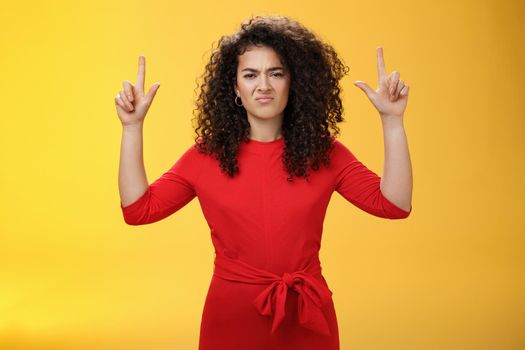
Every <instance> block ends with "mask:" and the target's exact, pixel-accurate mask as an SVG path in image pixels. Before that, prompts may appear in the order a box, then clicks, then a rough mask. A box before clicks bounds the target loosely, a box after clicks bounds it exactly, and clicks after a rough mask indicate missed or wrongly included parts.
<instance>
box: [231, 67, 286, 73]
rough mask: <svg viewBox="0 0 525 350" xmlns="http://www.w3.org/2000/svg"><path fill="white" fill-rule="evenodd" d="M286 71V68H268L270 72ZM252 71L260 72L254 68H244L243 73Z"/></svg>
mask: <svg viewBox="0 0 525 350" xmlns="http://www.w3.org/2000/svg"><path fill="white" fill-rule="evenodd" d="M280 69H281V70H284V67H281V66H279V67H270V68H268V71H274V70H280ZM245 70H246V71H250V72H259V71H258V70H257V69H254V68H244V69H243V70H242V71H241V72H244V71H245Z"/></svg>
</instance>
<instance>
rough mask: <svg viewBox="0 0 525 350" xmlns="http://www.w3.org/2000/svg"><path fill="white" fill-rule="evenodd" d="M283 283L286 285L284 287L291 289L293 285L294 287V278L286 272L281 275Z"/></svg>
mask: <svg viewBox="0 0 525 350" xmlns="http://www.w3.org/2000/svg"><path fill="white" fill-rule="evenodd" d="M282 279H283V281H284V283H286V285H287V286H288V288H292V287H293V285H294V278H293V276H292V275H291V274H289V273H288V272H285V273H284V274H283V277H282Z"/></svg>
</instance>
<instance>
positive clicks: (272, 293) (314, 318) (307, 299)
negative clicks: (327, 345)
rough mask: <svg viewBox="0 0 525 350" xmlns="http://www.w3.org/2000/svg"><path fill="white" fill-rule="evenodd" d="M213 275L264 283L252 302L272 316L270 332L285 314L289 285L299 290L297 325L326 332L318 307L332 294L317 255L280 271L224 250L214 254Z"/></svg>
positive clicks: (250, 282)
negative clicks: (273, 270) (275, 271)
mask: <svg viewBox="0 0 525 350" xmlns="http://www.w3.org/2000/svg"><path fill="white" fill-rule="evenodd" d="M214 264H215V268H214V275H215V276H217V277H219V278H222V279H224V280H228V281H234V282H241V283H249V284H262V285H268V287H266V288H265V289H264V290H263V291H262V292H261V293H260V294H259V295H258V296H257V297H256V298H255V299H254V300H253V304H254V306H255V307H256V309H257V310H258V311H259V313H260V314H261V315H264V316H269V317H271V316H273V322H272V333H273V332H275V330H276V329H277V327H278V326H279V324H280V323H281V321H282V320H283V318H284V316H285V310H284V307H285V301H286V296H287V292H288V290H289V289H292V290H294V291H296V292H297V293H298V294H299V298H298V308H297V310H298V319H299V323H300V325H301V326H303V327H305V328H308V329H310V330H313V331H316V332H318V333H321V334H324V335H330V330H329V327H328V323H327V321H326V319H325V316H324V314H323V310H322V307H323V306H325V305H326V304H327V303H328V302H329V301H330V300H331V298H332V291H331V290H330V289H329V288H328V286H327V285H326V284H325V281H324V278H323V277H322V269H321V263H320V261H319V259H318V257H317V256H314V257H312V258H311V259H309V260H308V261H307V262H306V263H305V264H304V265H303V266H302V267H301V268H300V269H298V270H295V271H287V272H284V273H283V274H282V275H280V274H276V273H273V272H271V271H267V270H264V269H261V268H258V267H256V266H253V265H251V264H249V263H247V262H245V261H242V260H240V259H236V258H231V257H229V256H226V255H224V254H216V255H215V261H214Z"/></svg>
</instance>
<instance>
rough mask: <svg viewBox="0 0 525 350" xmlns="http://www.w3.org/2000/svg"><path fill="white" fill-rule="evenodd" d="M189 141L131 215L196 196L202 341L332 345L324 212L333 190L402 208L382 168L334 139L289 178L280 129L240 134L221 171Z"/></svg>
mask: <svg viewBox="0 0 525 350" xmlns="http://www.w3.org/2000/svg"><path fill="white" fill-rule="evenodd" d="M194 146H195V145H191V146H190V147H189V148H188V149H187V150H186V152H185V153H184V154H183V155H182V156H181V157H180V158H179V159H178V160H177V161H176V163H175V164H174V165H173V166H172V167H171V168H170V169H169V170H168V171H167V172H166V173H164V174H163V175H162V176H161V177H160V178H158V179H157V180H155V181H154V182H153V183H151V184H150V185H149V187H148V189H147V191H146V192H145V193H144V194H143V195H142V196H141V197H140V198H138V199H137V200H136V201H135V202H133V203H131V204H129V205H127V206H125V207H124V206H122V203H121V204H120V206H121V209H122V212H123V215H124V220H125V222H126V223H128V224H130V225H144V224H149V223H152V222H156V221H159V220H162V219H163V218H166V217H167V216H169V215H171V214H173V213H174V212H176V211H177V210H179V209H181V208H182V207H184V206H185V205H186V204H187V203H188V202H190V201H191V200H192V199H193V198H195V197H197V198H198V200H199V203H200V206H201V208H202V212H203V214H204V217H205V219H206V221H207V223H208V225H209V227H210V231H211V239H212V243H213V246H214V248H215V261H214V274H213V276H212V278H211V282H210V286H209V290H208V293H207V296H206V300H205V303H204V308H203V313H202V320H201V327H200V339H199V350H247V349H250V350H259V349H260V350H263V349H264V350H269V349H271V350H278V349H279V350H280V349H287V350H290V349H300V350H309V349H312V350H314V349H315V350H321V349H322V350H336V349H339V333H338V325H337V318H336V313H335V309H334V303H333V301H332V291H331V290H330V289H329V287H328V284H327V282H326V280H325V279H324V277H323V275H322V272H321V263H320V261H319V249H320V247H321V237H322V231H323V220H324V217H325V213H326V208H327V206H328V203H329V201H330V197H331V196H332V193H333V192H334V191H337V192H338V193H339V194H340V195H342V196H343V197H344V198H346V199H347V200H348V201H349V202H351V203H352V204H354V205H355V206H357V207H358V208H360V209H362V210H364V211H366V212H368V213H370V214H372V215H375V216H378V217H383V218H389V219H402V218H406V217H407V216H409V214H410V212H411V210H412V208H411V209H410V210H409V211H404V210H402V209H401V208H399V207H397V206H396V205H394V204H393V203H392V202H390V201H389V200H388V199H387V198H386V197H384V196H383V194H382V193H381V190H380V187H379V185H380V181H381V178H380V177H379V176H378V175H377V174H376V173H374V172H372V171H371V170H369V169H368V168H366V167H365V166H364V165H363V164H362V163H361V162H360V161H359V160H357V159H356V157H355V156H354V155H353V154H352V153H351V152H350V150H349V149H348V148H347V147H346V146H344V145H343V144H342V143H341V142H340V141H338V140H334V148H333V149H332V150H331V153H330V155H331V163H330V166H329V167H328V168H326V167H324V166H321V167H320V169H319V170H318V171H310V177H309V180H308V181H306V180H305V179H304V178H297V177H294V180H293V181H287V178H288V173H287V172H286V171H285V170H284V167H283V163H282V161H281V154H282V152H283V149H284V138H283V137H281V138H279V139H277V140H275V141H269V142H262V141H256V140H251V139H250V140H249V143H244V142H242V143H241V146H240V149H239V153H238V158H237V159H238V165H239V170H240V172H239V173H238V174H236V175H235V177H234V178H230V177H228V176H227V175H226V174H225V173H223V172H222V171H221V169H220V167H219V162H218V160H216V159H215V158H214V157H213V156H210V155H205V154H202V153H199V152H198V150H197V149H196V148H195V147H194Z"/></svg>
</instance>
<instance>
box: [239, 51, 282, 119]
mask: <svg viewBox="0 0 525 350" xmlns="http://www.w3.org/2000/svg"><path fill="white" fill-rule="evenodd" d="M234 88H235V92H236V95H237V96H239V98H237V103H238V104H240V102H239V99H240V100H241V101H242V104H243V106H244V108H245V109H246V112H247V113H248V118H249V119H250V118H259V119H272V118H281V119H282V117H283V113H284V108H285V107H286V104H287V103H288V91H289V89H290V75H289V73H288V71H287V70H286V68H285V66H284V65H283V64H282V63H281V61H280V60H279V56H278V55H277V53H276V52H275V50H273V49H272V48H271V47H268V46H251V47H249V48H248V50H246V51H245V52H244V53H243V54H242V55H240V56H239V64H238V66H237V82H236V84H235V87H234ZM263 97H264V98H266V99H260V98H263Z"/></svg>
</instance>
